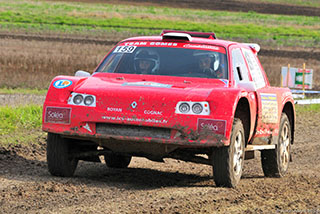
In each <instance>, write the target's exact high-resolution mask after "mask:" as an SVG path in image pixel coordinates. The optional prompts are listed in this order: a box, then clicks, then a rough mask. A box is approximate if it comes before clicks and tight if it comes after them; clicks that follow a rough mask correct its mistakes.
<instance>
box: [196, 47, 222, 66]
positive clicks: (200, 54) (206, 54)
mask: <svg viewBox="0 0 320 214" xmlns="http://www.w3.org/2000/svg"><path fill="white" fill-rule="evenodd" d="M193 56H194V57H196V59H197V60H198V62H200V60H201V59H204V58H210V59H211V65H210V68H211V69H213V70H214V71H216V70H218V68H219V54H218V53H215V52H212V51H204V50H196V51H194V53H193Z"/></svg>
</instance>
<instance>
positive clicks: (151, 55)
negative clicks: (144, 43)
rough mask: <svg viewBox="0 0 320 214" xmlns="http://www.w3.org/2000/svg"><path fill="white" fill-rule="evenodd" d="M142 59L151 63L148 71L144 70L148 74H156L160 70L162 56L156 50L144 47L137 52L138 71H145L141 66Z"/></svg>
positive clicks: (135, 67) (136, 64)
mask: <svg viewBox="0 0 320 214" xmlns="http://www.w3.org/2000/svg"><path fill="white" fill-rule="evenodd" d="M141 61H144V62H148V63H150V65H149V66H148V68H147V71H144V72H146V73H148V74H155V73H156V72H157V71H158V70H159V67H160V57H159V54H158V53H157V52H156V51H154V50H150V49H145V48H142V49H140V50H138V51H137V52H136V53H135V56H134V69H135V71H136V72H137V73H143V69H142V68H141V67H140V62H141Z"/></svg>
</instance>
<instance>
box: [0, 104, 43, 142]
mask: <svg viewBox="0 0 320 214" xmlns="http://www.w3.org/2000/svg"><path fill="white" fill-rule="evenodd" d="M41 118H42V106H40V105H27V106H18V107H9V106H0V121H1V123H0V136H3V135H7V134H12V133H14V132H16V131H19V130H22V129H27V130H32V129H38V128H40V127H41V122H42V121H41Z"/></svg>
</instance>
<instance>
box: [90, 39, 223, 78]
mask: <svg viewBox="0 0 320 214" xmlns="http://www.w3.org/2000/svg"><path fill="white" fill-rule="evenodd" d="M130 44H131V45H130ZM130 44H129V45H128V43H122V44H120V45H119V46H117V47H115V49H114V50H113V51H112V52H111V53H110V54H109V55H108V56H107V57H106V58H105V60H104V61H103V62H102V63H101V64H100V66H99V67H98V69H97V71H96V72H105V73H126V74H148V75H163V76H182V77H200V78H218V79H228V63H227V56H226V52H225V49H224V48H222V47H219V46H210V45H198V44H194V45H192V44H185V43H163V42H161V43H160V42H153V43H152V42H143V43H142V42H140V43H139V42H135V43H133V42H131V43H130ZM141 44H142V45H141ZM152 44H154V46H152ZM156 44H158V45H156ZM163 46H165V47H163Z"/></svg>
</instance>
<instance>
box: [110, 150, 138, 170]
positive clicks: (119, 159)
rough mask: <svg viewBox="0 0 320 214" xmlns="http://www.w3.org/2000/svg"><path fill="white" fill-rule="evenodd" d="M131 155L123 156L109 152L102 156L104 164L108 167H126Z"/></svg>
mask: <svg viewBox="0 0 320 214" xmlns="http://www.w3.org/2000/svg"><path fill="white" fill-rule="evenodd" d="M131 158H132V157H131V156H124V155H118V154H114V153H113V154H109V155H105V156H104V160H105V162H106V165H107V166H108V167H109V168H127V167H128V166H129V164H130V162H131Z"/></svg>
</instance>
